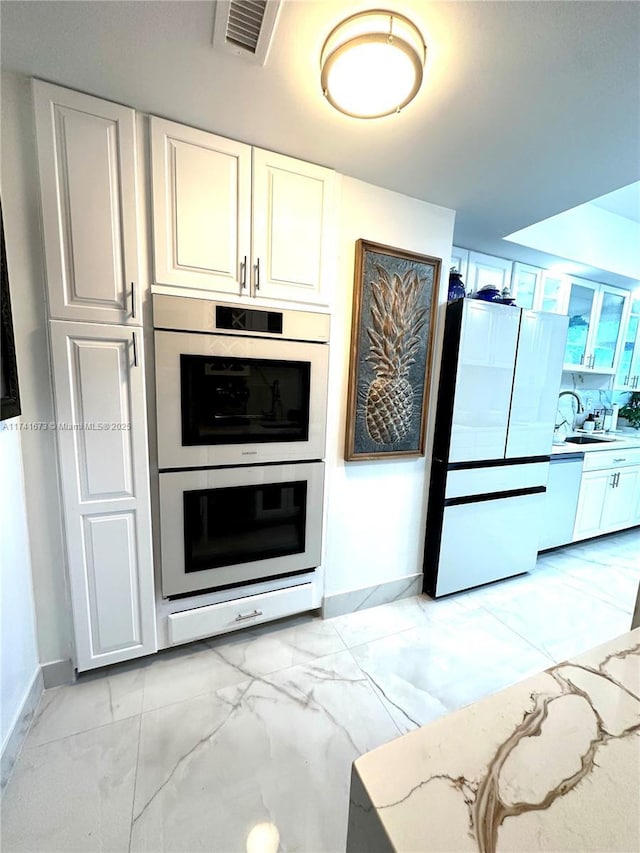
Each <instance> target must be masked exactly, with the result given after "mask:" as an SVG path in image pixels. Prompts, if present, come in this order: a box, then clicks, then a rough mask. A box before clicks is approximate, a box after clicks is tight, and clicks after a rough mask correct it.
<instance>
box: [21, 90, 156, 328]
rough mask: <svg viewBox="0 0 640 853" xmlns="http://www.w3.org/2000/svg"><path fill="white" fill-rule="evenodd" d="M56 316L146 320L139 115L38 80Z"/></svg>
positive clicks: (49, 285)
mask: <svg viewBox="0 0 640 853" xmlns="http://www.w3.org/2000/svg"><path fill="white" fill-rule="evenodd" d="M33 97H34V106H35V121H36V138H37V147H38V164H39V170H40V188H41V198H42V224H43V233H44V244H45V256H46V269H47V289H48V292H49V312H50V315H51V316H52V317H54V318H57V319H66V320H87V321H92V322H102V323H126V324H132V325H140V324H141V322H142V301H141V296H142V293H141V290H142V288H141V282H140V276H139V270H138V251H139V249H138V224H137V211H136V183H135V173H136V149H135V117H134V111H133V110H132V109H129V108H128V107H123V106H120V105H119V104H113V103H111V102H109V101H102V100H100V99H98V98H92V97H90V96H89V95H83V94H81V93H80V92H72V91H70V90H68V89H61V88H60V87H58V86H51V85H50V84H49V83H43V82H41V81H40V80H34V82H33Z"/></svg>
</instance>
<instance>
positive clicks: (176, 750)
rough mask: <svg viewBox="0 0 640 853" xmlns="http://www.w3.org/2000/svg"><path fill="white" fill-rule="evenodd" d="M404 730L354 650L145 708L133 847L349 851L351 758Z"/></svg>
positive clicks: (147, 848) (139, 848)
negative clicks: (259, 840)
mask: <svg viewBox="0 0 640 853" xmlns="http://www.w3.org/2000/svg"><path fill="white" fill-rule="evenodd" d="M397 735H398V729H397V728H396V727H395V725H394V724H393V722H392V721H391V719H390V717H389V716H388V714H387V713H386V711H385V710H384V708H383V706H382V704H381V703H380V701H379V700H378V698H377V697H376V695H375V693H374V691H373V690H372V689H371V687H370V686H369V683H368V681H367V679H366V678H365V676H364V675H363V674H362V672H361V671H360V669H359V668H358V667H357V666H356V664H355V663H354V661H353V658H352V657H351V655H350V653H349V652H347V651H344V652H341V653H339V654H335V655H331V656H328V657H324V658H318V659H317V660H315V661H313V662H312V663H308V664H304V665H300V666H294V667H292V668H290V669H286V670H283V671H281V672H279V673H276V674H275V675H272V676H267V677H263V678H255V679H252V680H250V681H246V682H245V683H243V684H239V685H236V686H234V687H230V688H226V689H223V690H220V691H218V692H216V693H215V694H209V695H207V696H201V697H198V698H196V699H192V700H189V701H187V702H182V703H180V704H176V705H172V706H169V707H166V708H162V709H159V710H157V711H153V712H149V713H146V714H143V716H142V728H141V741H140V761H139V768H138V779H137V785H136V795H135V804H134V820H133V829H132V845H131V849H132V850H134V851H139V850H149V851H161V850H162V851H165V850H173V851H178V850H184V851H187V850H188V851H194V850H216V851H229V853H231V851H238V853H241V851H245V850H250V849H256V850H258V849H260V850H263V851H265V853H266V851H273V853H275V851H280V850H281V851H287V850H291V851H293V850H300V851H302V850H306V851H339V850H344V845H345V838H346V826H347V807H348V800H349V797H348V788H349V778H350V769H351V763H352V761H353V760H354V758H355V757H356V756H358V755H360V754H361V753H363V752H367V751H368V750H370V749H373V748H374V747H375V746H378V745H380V744H382V743H384V742H386V741H388V740H390V739H392V738H394V737H396V736H397ZM261 834H262V835H264V836H267V837H271V838H272V839H273V838H277V839H279V841H277V840H276V842H275V843H273V844H272V845H271V846H263V847H257V846H256V847H255V848H252V847H251V846H250V845H249V844H248V839H250V838H252V839H255V837H256V836H257V835H258V836H259V835H261Z"/></svg>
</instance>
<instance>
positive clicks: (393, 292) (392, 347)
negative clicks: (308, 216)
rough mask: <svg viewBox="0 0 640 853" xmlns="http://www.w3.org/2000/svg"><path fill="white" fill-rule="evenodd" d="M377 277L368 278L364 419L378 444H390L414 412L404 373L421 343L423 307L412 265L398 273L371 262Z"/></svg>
mask: <svg viewBox="0 0 640 853" xmlns="http://www.w3.org/2000/svg"><path fill="white" fill-rule="evenodd" d="M375 267H376V270H377V272H378V281H377V282H375V281H372V282H371V296H372V299H371V321H372V322H371V327H370V328H367V336H368V338H369V343H370V344H371V347H370V350H369V355H367V357H366V361H368V362H369V364H370V365H371V366H372V367H373V370H374V371H375V374H376V378H375V379H374V380H373V382H372V383H371V384H370V385H369V390H368V392H367V398H366V402H365V422H366V425H367V432H368V433H369V437H370V438H371V439H372V440H373V441H375V442H376V443H377V444H395V443H396V442H398V441H400V440H401V439H403V438H404V437H405V436H406V435H407V433H408V432H409V427H410V425H411V416H412V414H413V388H412V387H411V385H410V383H409V380H408V378H407V377H408V375H409V369H410V367H411V365H412V364H413V363H414V361H415V360H416V352H417V350H418V349H419V347H420V331H421V329H422V328H423V327H424V324H425V316H426V308H424V307H420V297H421V293H422V284H423V283H422V282H421V281H420V280H419V279H418V275H417V273H416V272H415V270H408V271H407V272H406V273H405V274H404V275H403V276H402V278H400V276H399V275H398V274H397V273H394V274H393V281H392V280H391V278H390V277H389V274H388V273H387V271H386V270H385V269H384V268H383V267H381V266H379V265H378V264H376V265H375Z"/></svg>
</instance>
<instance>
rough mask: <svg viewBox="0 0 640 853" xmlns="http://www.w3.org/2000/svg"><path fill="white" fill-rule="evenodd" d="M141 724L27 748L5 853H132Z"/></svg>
mask: <svg viewBox="0 0 640 853" xmlns="http://www.w3.org/2000/svg"><path fill="white" fill-rule="evenodd" d="M139 729H140V718H139V717H132V718H130V719H127V720H120V721H119V722H116V723H111V724H110V725H106V726H101V727H100V728H96V729H92V730H91V731H87V732H82V733H81V734H77V735H72V736H71V737H66V738H62V739H59V740H55V741H52V742H50V743H46V744H43V745H41V746H35V747H32V748H28V749H23V751H22V754H21V755H20V759H19V761H18V763H17V765H16V768H15V770H14V773H13V776H12V778H11V781H10V783H9V785H8V787H7V789H6V791H5V794H4V796H3V800H2V835H1V840H2V844H1V847H2V851H3V853H18V852H19V851H20V852H21V853H22V851H24V853H35V851H57V853H60V852H61V851H64V853H71V851H77V853H89V851H93V850H96V851H126V850H128V847H129V832H130V826H131V809H132V804H133V790H134V780H135V773H136V758H137V752H138V734H139Z"/></svg>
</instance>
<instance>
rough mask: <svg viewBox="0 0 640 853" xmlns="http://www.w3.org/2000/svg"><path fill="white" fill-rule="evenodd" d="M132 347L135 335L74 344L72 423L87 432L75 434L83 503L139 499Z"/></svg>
mask: <svg viewBox="0 0 640 853" xmlns="http://www.w3.org/2000/svg"><path fill="white" fill-rule="evenodd" d="M89 333H90V331H89ZM130 346H131V338H130V336H127V338H126V339H125V340H116V341H105V340H100V341H95V340H91V339H82V338H80V337H76V338H73V339H70V340H69V347H70V352H69V355H70V359H71V360H70V364H69V368H70V373H71V376H72V377H73V379H72V381H73V396H72V398H71V401H72V407H73V410H72V413H71V415H72V423H73V424H79V425H82V426H83V427H84V428H83V429H80V430H78V431H77V432H75V439H76V448H77V454H78V463H79V471H80V488H81V495H82V499H83V500H97V499H100V498H110V497H132V496H133V470H132V453H131V431H130V424H131V412H130V408H129V393H128V392H129V383H128V376H127V374H128V369H129V367H128V365H129V361H130V354H129V349H130ZM97 377H100V381H96V378H97ZM103 427H107V428H103ZM127 427H128V428H127Z"/></svg>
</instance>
